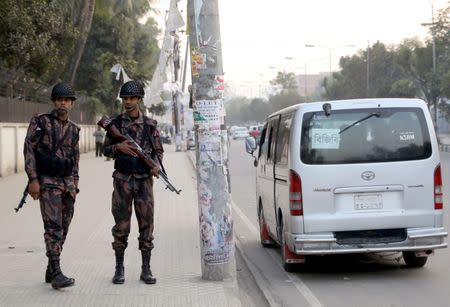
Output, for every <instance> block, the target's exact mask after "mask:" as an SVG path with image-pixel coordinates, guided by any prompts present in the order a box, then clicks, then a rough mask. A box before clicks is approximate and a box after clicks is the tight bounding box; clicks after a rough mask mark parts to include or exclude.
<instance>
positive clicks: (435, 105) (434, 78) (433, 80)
mask: <svg viewBox="0 0 450 307" xmlns="http://www.w3.org/2000/svg"><path fill="white" fill-rule="evenodd" d="M430 4H431V23H422V26H426V27H428V26H429V27H430V29H431V39H432V57H433V60H432V61H433V75H432V80H431V99H432V103H433V107H434V128H435V130H436V131H437V121H438V97H435V91H436V90H435V87H436V84H435V83H436V39H435V33H434V26H435V22H434V2H433V1H431V3H430Z"/></svg>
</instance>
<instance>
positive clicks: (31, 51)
mask: <svg viewBox="0 0 450 307" xmlns="http://www.w3.org/2000/svg"><path fill="white" fill-rule="evenodd" d="M0 16H2V18H0V58H1V60H0V61H1V62H0V64H1V66H2V67H4V68H8V69H11V70H15V71H22V72H24V73H26V74H27V75H28V76H29V77H33V78H38V79H40V80H41V81H43V82H53V81H54V80H55V79H57V78H58V77H59V76H60V75H61V74H62V73H63V71H64V68H65V67H66V65H67V63H68V57H67V56H66V54H70V53H71V50H72V49H73V46H74V42H75V40H76V39H77V37H78V36H79V32H78V29H77V28H76V27H74V25H73V23H72V22H71V20H70V19H69V18H68V17H67V15H65V14H64V13H63V12H62V10H61V9H60V8H58V7H56V6H52V5H49V4H48V1H46V0H26V1H16V0H1V1H0Z"/></svg>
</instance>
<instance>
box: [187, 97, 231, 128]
mask: <svg viewBox="0 0 450 307" xmlns="http://www.w3.org/2000/svg"><path fill="white" fill-rule="evenodd" d="M195 113H196V114H194V123H195V124H196V125H209V126H220V125H221V124H223V121H224V119H223V114H224V112H223V100H222V99H215V100H197V101H196V110H195Z"/></svg>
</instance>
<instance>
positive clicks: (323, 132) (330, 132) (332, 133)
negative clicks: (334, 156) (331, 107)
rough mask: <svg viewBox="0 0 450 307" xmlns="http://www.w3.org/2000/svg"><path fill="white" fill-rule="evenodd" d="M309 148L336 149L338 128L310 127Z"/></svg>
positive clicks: (338, 137) (337, 145)
mask: <svg viewBox="0 0 450 307" xmlns="http://www.w3.org/2000/svg"><path fill="white" fill-rule="evenodd" d="M310 137H311V149H338V148H339V141H340V139H341V136H340V134H339V129H318V128H313V129H311V135H310Z"/></svg>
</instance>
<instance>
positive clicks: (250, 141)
mask: <svg viewBox="0 0 450 307" xmlns="http://www.w3.org/2000/svg"><path fill="white" fill-rule="evenodd" d="M245 150H246V151H247V152H248V153H249V154H251V155H252V156H253V152H254V151H255V150H256V141H255V138H254V137H252V136H248V137H246V138H245Z"/></svg>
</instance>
